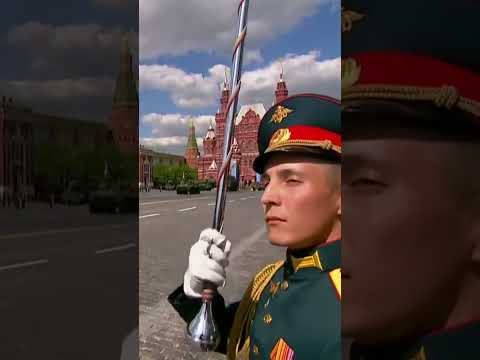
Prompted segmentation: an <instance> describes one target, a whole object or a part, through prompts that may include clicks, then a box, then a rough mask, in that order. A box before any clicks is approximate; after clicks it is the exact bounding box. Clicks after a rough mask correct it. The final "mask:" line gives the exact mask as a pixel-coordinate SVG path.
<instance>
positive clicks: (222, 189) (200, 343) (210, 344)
mask: <svg viewBox="0 0 480 360" xmlns="http://www.w3.org/2000/svg"><path fill="white" fill-rule="evenodd" d="M248 4H249V0H240V3H239V5H238V10H237V13H238V15H239V23H238V36H237V40H236V41H235V45H234V47H233V56H232V63H233V71H232V74H231V81H230V84H231V85H232V87H233V88H232V92H231V94H230V97H229V99H228V103H227V107H226V109H227V114H228V115H227V121H226V126H225V134H224V137H223V138H224V144H223V162H222V166H221V168H220V171H219V172H218V176H217V194H216V200H215V211H214V215H213V228H214V229H216V230H218V231H220V232H221V231H222V229H223V217H224V214H225V199H226V196H227V186H226V185H227V182H226V181H225V175H226V172H227V169H229V167H230V160H231V158H232V153H233V149H232V144H233V134H234V130H235V115H236V113H237V105H238V95H239V93H240V86H241V76H242V62H243V50H244V47H245V46H244V44H245V37H246V35H247V17H248ZM216 293H217V289H216V287H215V285H214V284H212V283H209V282H206V283H205V284H204V290H203V294H202V307H201V309H200V311H199V312H198V314H197V315H196V316H195V318H194V319H193V320H192V322H191V323H190V324H189V325H188V326H187V336H188V338H189V340H190V342H191V343H192V344H193V345H194V346H195V347H197V348H198V349H200V350H202V351H214V350H215V349H216V348H217V347H218V345H219V344H220V332H219V331H218V327H217V323H216V321H215V319H214V318H213V315H212V300H213V298H214V297H215V295H216Z"/></svg>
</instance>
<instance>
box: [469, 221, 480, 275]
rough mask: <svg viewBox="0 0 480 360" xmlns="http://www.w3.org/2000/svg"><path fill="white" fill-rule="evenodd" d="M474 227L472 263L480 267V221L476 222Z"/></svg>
mask: <svg viewBox="0 0 480 360" xmlns="http://www.w3.org/2000/svg"><path fill="white" fill-rule="evenodd" d="M472 227H473V228H472V231H471V236H472V237H471V239H472V240H471V241H472V243H471V244H472V248H473V250H472V261H473V263H474V265H475V266H478V267H480V219H478V220H475V223H474V224H473V225H472Z"/></svg>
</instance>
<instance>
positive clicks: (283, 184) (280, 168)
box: [261, 153, 341, 249]
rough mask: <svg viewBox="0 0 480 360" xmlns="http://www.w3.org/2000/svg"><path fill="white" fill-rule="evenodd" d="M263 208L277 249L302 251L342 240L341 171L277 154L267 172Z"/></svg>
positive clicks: (300, 158)
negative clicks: (333, 239) (334, 236)
mask: <svg viewBox="0 0 480 360" xmlns="http://www.w3.org/2000/svg"><path fill="white" fill-rule="evenodd" d="M265 169H266V170H265V173H264V175H263V179H264V181H265V184H266V188H265V192H264V194H263V196H262V199H261V201H262V204H263V209H264V214H265V221H266V225H267V231H268V238H269V240H270V242H271V243H272V244H274V245H279V246H286V247H289V248H291V249H301V248H306V247H310V246H313V245H316V244H319V243H321V242H324V241H325V240H326V239H327V238H328V237H329V236H331V234H332V231H336V232H337V233H338V234H337V235H338V237H340V223H339V222H340V220H339V217H340V207H341V202H340V198H341V197H340V176H341V175H340V167H339V165H335V164H329V163H322V162H320V161H316V160H312V159H309V158H306V157H302V156H299V155H293V154H288V153H285V154H275V155H274V156H272V157H271V159H270V160H269V162H268V163H267V166H266V168H265Z"/></svg>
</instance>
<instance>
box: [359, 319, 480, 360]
mask: <svg viewBox="0 0 480 360" xmlns="http://www.w3.org/2000/svg"><path fill="white" fill-rule="evenodd" d="M479 341H480V321H478V322H472V323H469V324H467V325H464V326H462V327H458V328H455V329H450V330H445V331H439V332H435V333H433V334H430V335H427V336H425V337H423V338H422V339H419V340H418V341H416V342H413V343H408V344H399V345H395V346H385V347H378V346H377V347H373V346H372V347H362V346H359V345H358V344H355V343H354V344H353V346H352V349H351V353H350V359H351V360H383V359H388V360H477V359H480V346H478V342H479Z"/></svg>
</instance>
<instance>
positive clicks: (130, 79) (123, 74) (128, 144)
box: [110, 36, 138, 151]
mask: <svg viewBox="0 0 480 360" xmlns="http://www.w3.org/2000/svg"><path fill="white" fill-rule="evenodd" d="M110 130H111V131H112V135H113V140H114V142H115V144H117V145H118V146H119V147H120V148H121V149H122V150H127V151H137V150H138V91H137V76H136V75H134V72H133V57H132V54H131V52H130V49H129V46H128V39H127V38H126V36H124V38H123V39H122V49H121V53H120V70H119V72H118V74H117V79H116V83H115V91H114V95H113V105H112V112H111V115H110Z"/></svg>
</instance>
